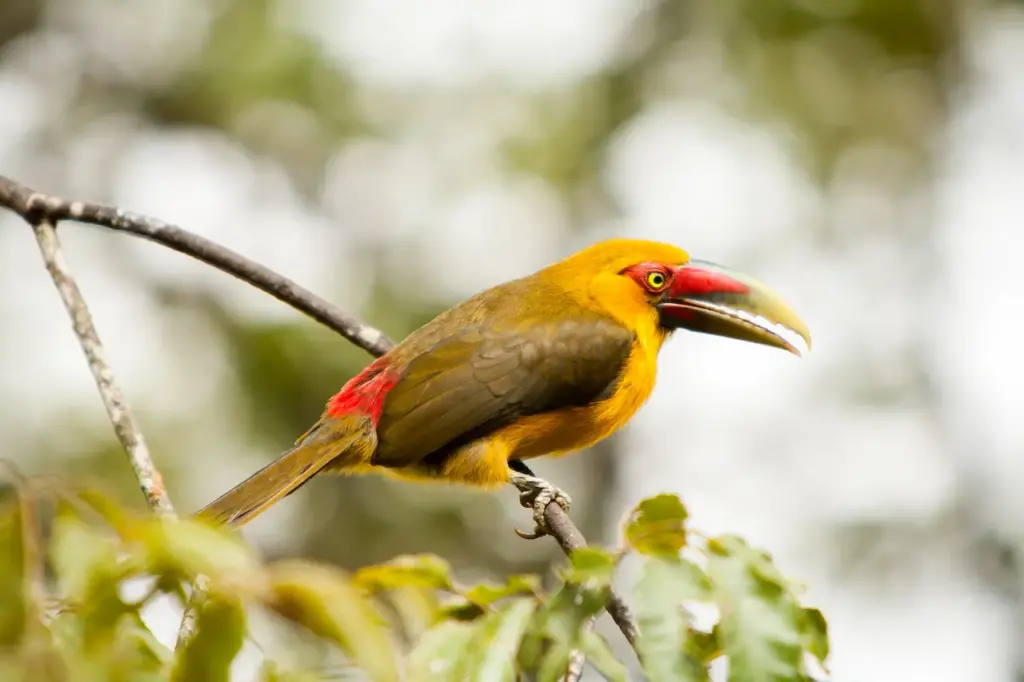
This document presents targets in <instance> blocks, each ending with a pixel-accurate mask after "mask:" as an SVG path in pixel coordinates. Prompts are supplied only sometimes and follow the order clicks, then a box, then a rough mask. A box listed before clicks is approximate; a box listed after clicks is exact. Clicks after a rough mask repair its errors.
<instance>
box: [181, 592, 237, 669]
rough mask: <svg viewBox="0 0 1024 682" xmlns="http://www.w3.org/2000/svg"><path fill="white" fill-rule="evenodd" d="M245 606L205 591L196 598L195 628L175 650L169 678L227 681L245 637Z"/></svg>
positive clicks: (234, 600) (235, 600)
mask: <svg viewBox="0 0 1024 682" xmlns="http://www.w3.org/2000/svg"><path fill="white" fill-rule="evenodd" d="M245 622H246V621H245V610H244V609H243V608H242V604H241V602H240V601H239V600H237V599H230V598H225V597H223V596H220V595H206V596H204V597H203V598H202V599H199V600H198V613H197V614H196V630H195V632H194V633H193V634H192V638H191V639H189V640H188V643H187V644H186V645H185V646H184V647H182V648H181V649H179V650H178V651H177V652H176V655H175V660H174V665H173V666H172V668H171V680H172V682H190V681H191V680H209V681H210V682H218V680H219V681H221V682H228V681H229V680H230V679H231V662H232V661H233V660H234V659H235V656H237V655H238V652H239V651H241V649H242V643H243V642H244V640H245V632H246V628H245Z"/></svg>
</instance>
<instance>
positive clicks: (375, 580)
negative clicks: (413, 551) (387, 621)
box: [352, 554, 452, 590]
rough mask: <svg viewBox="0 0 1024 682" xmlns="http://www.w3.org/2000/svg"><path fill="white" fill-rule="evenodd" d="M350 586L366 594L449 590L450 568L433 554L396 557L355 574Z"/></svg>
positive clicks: (450, 587)
mask: <svg viewBox="0 0 1024 682" xmlns="http://www.w3.org/2000/svg"><path fill="white" fill-rule="evenodd" d="M352 582H353V583H354V584H355V585H357V586H359V587H361V588H363V589H367V590H386V589H394V588H398V587H432V588H435V589H440V590H450V589H452V578H451V566H450V565H449V564H448V562H447V561H445V560H444V559H442V558H440V557H437V556H434V555H432V554H420V555H415V556H413V555H409V556H400V557H395V558H394V559H392V560H391V561H388V562H387V563H383V564H378V565H376V566H367V567H366V568H362V569H360V570H359V571H356V573H355V575H354V576H353V577H352Z"/></svg>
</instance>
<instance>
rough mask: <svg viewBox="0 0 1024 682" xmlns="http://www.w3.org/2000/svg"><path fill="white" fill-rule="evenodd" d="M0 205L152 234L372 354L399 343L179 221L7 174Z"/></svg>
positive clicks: (29, 215)
mask: <svg viewBox="0 0 1024 682" xmlns="http://www.w3.org/2000/svg"><path fill="white" fill-rule="evenodd" d="M0 206H4V207H6V208H9V209H10V210H12V211H14V212H15V213H17V214H19V215H20V216H22V217H23V218H24V219H25V220H27V221H29V222H30V223H35V222H37V221H38V219H39V218H47V219H48V220H49V221H50V222H51V223H57V222H58V221H61V220H75V221H77V222H81V223H89V224H92V225H98V226H100V227H106V228H108V229H111V230H115V231H117V232H124V233H126V234H130V235H133V236H135V237H142V238H143V239H148V240H149V241H152V242H156V243H157V244H160V245H162V246H166V247H167V248H169V249H173V250H175V251H177V252H179V253H183V254H185V255H187V256H191V257H192V258H195V259H196V260H200V261H202V262H204V263H206V264H207V265H212V266H213V267H215V268H217V269H218V270H221V271H223V272H226V273H228V274H229V275H234V276H235V277H237V278H238V279H240V280H242V281H243V282H247V283H248V284H251V285H252V286H254V287H256V288H257V289H260V290H262V291H265V292H266V293H268V294H270V295H271V296H273V297H274V298H276V299H278V300H279V301H282V302H284V303H287V304H288V305H290V306H291V307H293V308H295V309H296V310H298V311H300V312H303V313H305V314H306V315H308V316H310V317H312V318H313V319H314V320H316V321H317V322H319V323H320V324H322V325H324V326H326V327H330V328H331V329H333V330H334V331H336V332H338V333H339V334H341V335H342V336H344V337H345V338H346V339H348V340H349V341H351V342H352V343H354V344H356V345H357V346H359V347H360V348H362V349H363V350H365V351H367V352H368V353H372V354H374V355H383V354H384V353H386V352H387V351H388V350H389V349H390V348H391V347H392V346H394V345H395V344H394V342H393V341H391V340H390V339H389V338H388V337H387V336H386V335H385V334H384V332H382V331H380V330H379V329H374V328H373V327H371V326H370V325H368V324H364V323H363V322H361V321H359V320H358V319H356V318H355V317H353V316H352V315H349V314H348V313H346V312H344V311H343V310H341V309H340V308H338V307H337V306H335V305H333V304H331V303H329V302H327V301H325V300H324V299H322V298H320V297H319V296H317V295H316V294H314V293H313V292H312V291H309V290H308V289H306V288H304V287H302V286H300V285H299V284H297V283H296V282H293V281H292V280H290V279H288V278H287V277H284V276H283V275H279V274H277V273H276V272H274V271H273V270H271V269H270V268H268V267H266V266H263V265H260V264H259V263H256V262H255V261H252V260H250V259H248V258H246V257H245V256H243V255H241V254H239V253H235V252H234V251H232V250H231V249H228V248H226V247H224V246H221V245H220V244H217V243H216V242H213V241H210V240H209V239H206V238H205V237H201V236H199V235H197V234H195V233H193V232H189V231H188V230H185V229H183V228H180V227H178V226H177V225H172V224H170V223H165V222H164V221H162V220H157V219H156V218H150V217H147V216H144V215H138V214H136V213H129V212H127V211H123V210H121V209H119V208H116V207H114V206H105V205H103V204H94V203H88V202H84V201H70V200H68V199H62V198H60V197H55V196H51V195H49V194H43V193H42V192H36V191H34V190H32V189H30V188H28V187H25V186H24V185H21V184H19V183H17V182H15V181H13V180H11V179H10V178H7V177H5V176H3V175H0Z"/></svg>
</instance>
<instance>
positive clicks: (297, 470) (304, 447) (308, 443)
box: [195, 419, 377, 526]
mask: <svg viewBox="0 0 1024 682" xmlns="http://www.w3.org/2000/svg"><path fill="white" fill-rule="evenodd" d="M376 447H377V438H376V430H375V429H374V428H373V425H372V423H371V422H370V421H369V419H365V420H364V419H360V420H359V421H358V422H357V423H351V422H350V421H349V420H341V421H335V420H330V421H320V422H318V423H317V424H316V426H314V427H313V428H312V429H310V430H309V431H308V432H307V433H306V434H305V435H303V436H302V437H301V438H300V439H299V440H298V442H297V444H296V445H295V447H294V448H292V449H291V450H288V451H287V452H285V453H284V454H283V455H281V456H280V457H278V458H277V459H276V460H274V461H273V462H271V463H270V464H268V465H267V466H265V467H263V468H262V469H260V470H259V471H257V472H256V473H254V474H253V475H252V476H250V477H249V478H247V479H245V480H244V481H242V482H241V483H239V484H238V485H236V486H235V487H234V488H232V489H231V490H229V491H228V492H226V493H224V494H223V495H221V496H220V497H218V498H217V499H216V500H214V501H213V502H211V503H210V504H208V505H206V506H205V507H203V508H202V509H200V510H199V511H198V512H196V515H195V516H196V518H199V519H202V520H206V521H210V522H213V523H215V524H224V525H228V526H242V525H245V524H246V523H248V522H249V521H252V520H253V519H254V518H256V517H257V516H259V515H260V514H262V513H263V512H264V511H266V510H267V509H268V508H269V507H270V506H272V505H273V504H275V503H277V502H279V501H280V500H282V499H284V498H285V497H287V496H288V495H290V494H292V493H293V492H295V491H296V490H297V489H298V488H299V486H301V485H302V484H303V483H305V482H306V481H308V480H309V479H310V478H312V477H313V476H314V475H315V474H316V473H318V472H319V471H321V470H322V469H323V468H324V467H326V466H327V465H328V464H331V469H332V470H345V469H349V468H358V467H359V465H360V464H364V463H365V462H368V461H369V458H370V456H372V454H373V451H374V450H375V449H376Z"/></svg>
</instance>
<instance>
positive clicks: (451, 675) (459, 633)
mask: <svg viewBox="0 0 1024 682" xmlns="http://www.w3.org/2000/svg"><path fill="white" fill-rule="evenodd" d="M474 634H476V624H475V623H463V622H459V621H453V620H449V621H444V622H442V623H440V624H438V625H436V626H434V627H433V628H431V629H430V630H428V631H427V632H426V634H424V635H423V637H421V638H420V640H419V641H418V642H417V643H416V646H415V647H414V648H413V650H412V653H411V654H410V655H409V681H410V682H462V679H463V678H462V677H460V672H461V669H462V668H463V667H464V664H465V659H466V652H467V651H468V650H469V643H470V641H471V640H472V639H473V636H474Z"/></svg>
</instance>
